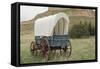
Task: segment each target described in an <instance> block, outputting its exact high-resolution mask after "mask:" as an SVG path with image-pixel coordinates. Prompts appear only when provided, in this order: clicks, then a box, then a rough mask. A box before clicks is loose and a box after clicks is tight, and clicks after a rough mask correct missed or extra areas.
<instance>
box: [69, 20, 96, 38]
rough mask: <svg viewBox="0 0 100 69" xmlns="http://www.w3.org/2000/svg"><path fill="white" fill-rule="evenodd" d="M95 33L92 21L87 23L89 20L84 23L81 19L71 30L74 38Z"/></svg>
mask: <svg viewBox="0 0 100 69" xmlns="http://www.w3.org/2000/svg"><path fill="white" fill-rule="evenodd" d="M94 34H95V27H94V26H93V25H92V24H91V22H90V23H87V21H85V22H84V23H82V21H80V23H79V24H76V25H73V26H72V28H71V30H70V31H69V35H70V37H72V38H82V37H88V36H90V35H94Z"/></svg>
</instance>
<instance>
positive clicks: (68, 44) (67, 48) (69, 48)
mask: <svg viewBox="0 0 100 69" xmlns="http://www.w3.org/2000/svg"><path fill="white" fill-rule="evenodd" d="M63 45H64V49H63V50H64V52H65V55H66V57H67V58H69V57H70V55H71V52H72V46H71V42H70V41H68V42H65V43H64V44H63Z"/></svg>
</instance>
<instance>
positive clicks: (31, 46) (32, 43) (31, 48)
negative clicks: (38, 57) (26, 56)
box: [30, 41, 35, 54]
mask: <svg viewBox="0 0 100 69" xmlns="http://www.w3.org/2000/svg"><path fill="white" fill-rule="evenodd" d="M30 51H31V53H32V54H34V52H35V42H34V41H32V42H31V44H30Z"/></svg>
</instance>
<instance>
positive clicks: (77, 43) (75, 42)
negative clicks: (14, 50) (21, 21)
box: [20, 32, 95, 64]
mask: <svg viewBox="0 0 100 69" xmlns="http://www.w3.org/2000/svg"><path fill="white" fill-rule="evenodd" d="M33 38H34V35H33V33H32V32H30V34H22V35H21V46H20V53H21V54H20V58H21V64H24V63H38V62H44V61H43V58H42V56H41V55H37V56H33V55H32V54H31V52H30V43H31V41H33V40H34V39H33ZM71 44H72V54H71V56H70V58H69V59H66V57H65V56H61V55H59V51H58V53H56V55H52V54H51V55H50V56H51V58H50V60H49V61H48V62H52V61H77V60H91V59H95V38H94V37H90V38H85V39H71Z"/></svg>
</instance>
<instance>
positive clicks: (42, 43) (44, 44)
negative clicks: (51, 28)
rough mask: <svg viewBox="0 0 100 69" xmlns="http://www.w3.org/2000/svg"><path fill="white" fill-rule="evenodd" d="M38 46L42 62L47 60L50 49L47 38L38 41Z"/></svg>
mask: <svg viewBox="0 0 100 69" xmlns="http://www.w3.org/2000/svg"><path fill="white" fill-rule="evenodd" d="M40 46H41V51H42V54H43V57H44V60H46V61H47V60H49V51H50V47H49V42H48V39H47V37H45V36H44V37H42V38H41V39H40Z"/></svg>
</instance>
